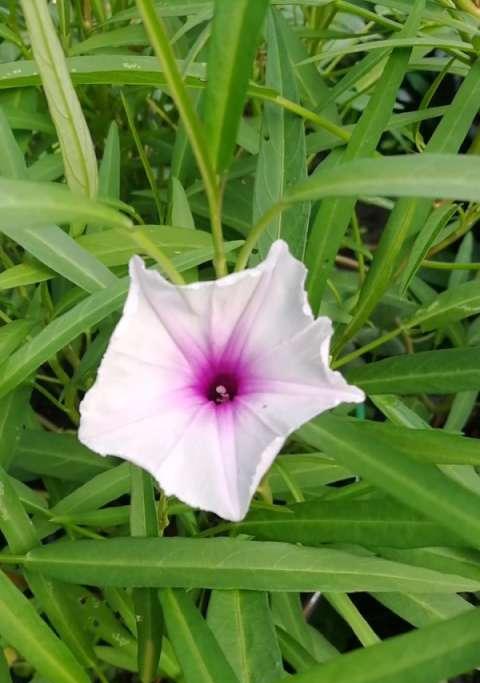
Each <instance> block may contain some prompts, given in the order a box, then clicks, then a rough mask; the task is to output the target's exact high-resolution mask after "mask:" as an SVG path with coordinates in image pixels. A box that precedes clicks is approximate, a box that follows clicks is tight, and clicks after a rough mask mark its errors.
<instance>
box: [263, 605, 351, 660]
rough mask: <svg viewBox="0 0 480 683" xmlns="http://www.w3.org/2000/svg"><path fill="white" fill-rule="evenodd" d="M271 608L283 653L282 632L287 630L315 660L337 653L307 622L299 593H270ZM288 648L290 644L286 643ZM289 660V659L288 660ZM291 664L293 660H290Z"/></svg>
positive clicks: (297, 643) (325, 658) (296, 642)
mask: <svg viewBox="0 0 480 683" xmlns="http://www.w3.org/2000/svg"><path fill="white" fill-rule="evenodd" d="M270 598H271V601H272V610H273V615H274V619H275V623H276V624H277V626H278V627H281V628H279V629H278V638H279V642H280V646H281V648H282V652H283V654H284V655H285V651H284V644H285V639H284V638H283V634H284V633H285V632H287V633H288V634H289V635H291V636H292V637H293V638H294V639H295V645H294V647H295V649H296V650H297V647H296V645H299V647H303V648H305V650H306V651H307V652H308V653H310V657H312V658H313V659H314V661H316V662H325V661H327V659H331V658H332V657H335V656H336V655H338V650H337V649H336V648H335V647H334V646H333V645H332V644H331V643H330V641H328V640H327V639H326V638H325V636H324V635H322V633H321V632H320V631H319V630H318V629H317V628H315V627H313V626H311V625H310V624H308V623H307V621H306V618H305V614H304V612H303V605H302V602H301V598H300V595H298V594H295V593H272V595H271V596H270ZM287 647H288V649H289V650H290V644H289V643H287ZM288 661H289V660H288ZM291 663H292V664H293V662H291ZM307 668H308V667H307Z"/></svg>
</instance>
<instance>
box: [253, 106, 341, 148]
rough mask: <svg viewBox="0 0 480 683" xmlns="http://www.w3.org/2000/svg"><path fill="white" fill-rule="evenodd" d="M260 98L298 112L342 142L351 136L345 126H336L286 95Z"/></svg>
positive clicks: (294, 112) (295, 112)
mask: <svg viewBox="0 0 480 683" xmlns="http://www.w3.org/2000/svg"><path fill="white" fill-rule="evenodd" d="M261 99H262V100H265V101H267V102H272V103H274V104H278V105H279V106H281V107H283V108H284V109H287V110H288V111H291V112H292V113H293V114H298V115H299V116H301V117H302V118H303V119H305V120H306V121H311V122H312V123H314V124H315V125H317V126H318V127H319V128H323V129H324V130H326V131H328V132H329V133H332V135H335V136H336V137H337V138H339V139H340V140H343V141H344V142H348V141H349V140H350V138H351V137H352V134H351V132H350V131H348V130H345V128H342V127H341V126H337V125H336V124H335V123H333V122H332V121H330V120H329V119H327V118H325V117H324V116H320V114H316V113H315V112H313V111H311V110H310V109H306V107H302V105H301V104H297V103H296V102H292V101H291V100H288V99H287V98H286V97H283V96H282V95H268V94H265V95H263V96H261Z"/></svg>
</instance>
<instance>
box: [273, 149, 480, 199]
mask: <svg viewBox="0 0 480 683" xmlns="http://www.w3.org/2000/svg"><path fill="white" fill-rule="evenodd" d="M479 172H480V159H477V158H475V157H471V156H467V155H461V154H458V155H455V154H425V155H417V156H413V155H405V156H391V157H386V158H383V159H364V160H357V161H349V162H345V163H344V164H341V165H339V166H335V167H333V168H329V169H328V170H327V169H320V170H319V171H318V172H317V173H316V174H315V175H313V176H312V177H311V178H309V179H308V180H307V181H306V182H304V183H302V184H301V185H297V186H296V187H294V188H292V189H291V190H290V191H289V192H288V193H287V195H286V196H285V198H284V199H285V201H286V203H287V204H290V203H294V202H303V201H306V200H309V199H310V200H314V199H322V198H323V197H332V196H335V195H337V196H339V197H352V196H360V195H369V196H376V195H380V196H384V197H385V196H394V197H405V196H410V197H430V198H431V199H436V198H438V197H442V198H443V199H461V200H465V201H472V202H478V201H480V189H479V188H478V187H477V186H476V184H475V174H476V173H479Z"/></svg>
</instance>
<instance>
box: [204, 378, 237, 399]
mask: <svg viewBox="0 0 480 683" xmlns="http://www.w3.org/2000/svg"><path fill="white" fill-rule="evenodd" d="M238 385H239V382H238V377H237V376H236V375H235V374H233V373H230V372H220V373H218V374H215V375H214V377H213V378H212V379H211V380H210V382H209V383H208V386H207V398H208V400H209V401H213V402H214V403H218V404H221V403H228V402H229V401H233V400H234V398H235V396H236V395H237V393H238Z"/></svg>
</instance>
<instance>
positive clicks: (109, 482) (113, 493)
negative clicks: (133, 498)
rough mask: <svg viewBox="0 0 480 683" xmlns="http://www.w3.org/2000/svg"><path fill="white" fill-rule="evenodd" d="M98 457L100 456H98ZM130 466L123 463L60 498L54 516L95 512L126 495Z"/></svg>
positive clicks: (53, 511) (53, 509)
mask: <svg viewBox="0 0 480 683" xmlns="http://www.w3.org/2000/svg"><path fill="white" fill-rule="evenodd" d="M98 457H100V456H98ZM129 468H130V465H129V463H128V462H124V463H122V464H121V465H118V466H117V467H114V468H113V469H110V470H108V471H107V472H102V473H101V474H97V476H95V477H93V478H92V479H89V480H88V481H87V482H86V483H85V484H83V485H82V486H80V487H79V488H78V489H75V490H74V491H72V492H71V493H69V494H68V495H67V496H65V498H62V500H60V501H59V502H58V503H57V504H56V505H55V506H54V507H53V508H52V514H53V515H55V516H60V515H61V516H64V515H69V514H72V513H75V512H84V511H88V510H96V509H97V508H99V507H102V505H106V504H107V503H110V502H111V501H112V500H116V499H117V498H119V497H120V496H122V495H124V494H125V493H127V491H128V490H129V487H130V469H129Z"/></svg>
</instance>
